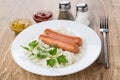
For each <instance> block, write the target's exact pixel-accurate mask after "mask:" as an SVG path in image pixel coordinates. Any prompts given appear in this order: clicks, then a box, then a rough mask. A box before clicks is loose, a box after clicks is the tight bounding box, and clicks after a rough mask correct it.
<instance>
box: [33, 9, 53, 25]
mask: <svg viewBox="0 0 120 80" xmlns="http://www.w3.org/2000/svg"><path fill="white" fill-rule="evenodd" d="M52 16H53V14H52V13H51V12H49V11H43V12H38V13H36V14H35V15H34V16H33V19H34V20H35V21H36V22H37V23H39V22H43V21H48V20H52Z"/></svg>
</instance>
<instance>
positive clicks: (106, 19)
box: [106, 17, 108, 29]
mask: <svg viewBox="0 0 120 80" xmlns="http://www.w3.org/2000/svg"><path fill="white" fill-rule="evenodd" d="M106 28H107V29H108V17H106Z"/></svg>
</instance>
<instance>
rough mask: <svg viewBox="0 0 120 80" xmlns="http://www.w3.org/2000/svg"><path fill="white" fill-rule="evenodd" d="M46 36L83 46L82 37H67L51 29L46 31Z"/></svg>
mask: <svg viewBox="0 0 120 80" xmlns="http://www.w3.org/2000/svg"><path fill="white" fill-rule="evenodd" d="M44 34H47V35H50V36H53V37H55V38H57V39H59V40H64V41H71V42H74V43H76V44H77V45H79V46H81V45H82V39H81V38H80V37H76V36H69V35H65V34H61V33H58V32H55V31H53V30H51V29H48V28H47V29H45V31H44Z"/></svg>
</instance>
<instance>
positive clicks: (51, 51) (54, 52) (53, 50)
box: [49, 47, 57, 55]
mask: <svg viewBox="0 0 120 80" xmlns="http://www.w3.org/2000/svg"><path fill="white" fill-rule="evenodd" d="M49 53H50V54H51V55H56V53H57V48H56V47H54V49H52V50H50V51H49Z"/></svg>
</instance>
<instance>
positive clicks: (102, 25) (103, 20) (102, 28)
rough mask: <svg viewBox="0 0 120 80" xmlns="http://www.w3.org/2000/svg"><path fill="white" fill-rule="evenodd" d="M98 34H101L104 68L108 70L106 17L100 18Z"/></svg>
mask: <svg viewBox="0 0 120 80" xmlns="http://www.w3.org/2000/svg"><path fill="white" fill-rule="evenodd" d="M100 32H101V33H102V34H103V47H104V53H103V55H104V66H105V68H109V60H108V47H107V33H108V32H109V28H108V17H101V18H100Z"/></svg>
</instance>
